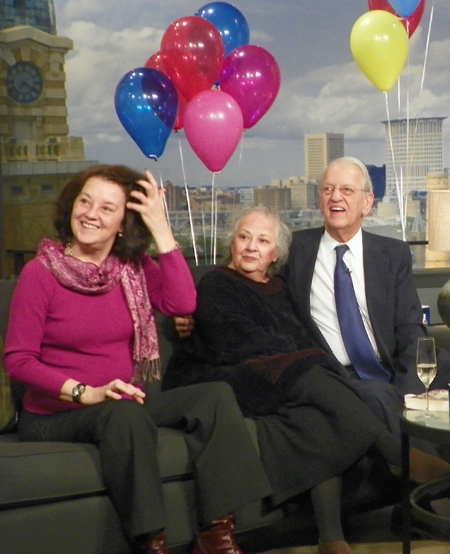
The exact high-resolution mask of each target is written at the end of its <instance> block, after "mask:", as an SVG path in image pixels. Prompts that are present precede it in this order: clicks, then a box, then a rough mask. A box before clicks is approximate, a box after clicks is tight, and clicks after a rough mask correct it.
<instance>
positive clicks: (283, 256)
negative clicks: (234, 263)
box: [223, 205, 292, 277]
mask: <svg viewBox="0 0 450 554" xmlns="http://www.w3.org/2000/svg"><path fill="white" fill-rule="evenodd" d="M254 213H258V214H263V215H265V216H266V217H268V218H270V219H272V220H273V221H274V222H275V224H276V227H277V233H276V237H275V240H276V248H277V260H276V261H275V262H272V264H271V265H270V266H269V268H268V270H267V276H268V277H273V276H274V275H276V274H277V273H278V272H279V271H280V268H281V267H282V266H283V265H284V264H285V263H286V261H287V259H288V256H289V247H290V245H291V242H292V232H291V230H290V229H289V227H288V226H287V225H286V223H285V222H284V221H283V219H282V218H281V216H280V214H279V213H278V212H277V211H276V210H273V209H272V208H269V207H267V206H262V205H255V206H246V207H245V208H242V209H240V210H238V211H236V212H233V213H231V214H230V216H229V218H228V221H227V229H226V231H225V236H224V239H223V246H224V258H225V263H227V264H229V263H230V262H231V259H232V256H231V249H232V246H233V241H234V239H235V237H236V235H237V234H238V231H239V227H240V226H241V223H242V220H243V219H245V218H246V217H247V216H249V215H252V214H254Z"/></svg>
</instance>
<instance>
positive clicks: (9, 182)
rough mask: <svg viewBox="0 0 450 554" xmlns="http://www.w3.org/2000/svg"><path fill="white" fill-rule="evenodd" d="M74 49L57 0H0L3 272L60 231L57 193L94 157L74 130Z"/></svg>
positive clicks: (11, 269) (11, 270) (12, 270)
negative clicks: (70, 83)
mask: <svg viewBox="0 0 450 554" xmlns="http://www.w3.org/2000/svg"><path fill="white" fill-rule="evenodd" d="M72 47H73V44H72V41H71V40H70V39H69V38H66V37H59V36H57V34H56V27H55V18H54V10H53V1H52V0H0V169H1V171H0V250H2V253H3V259H2V260H0V262H1V266H2V276H9V275H10V274H11V273H15V274H16V273H17V270H18V266H20V265H21V263H22V262H23V261H24V260H25V257H30V256H31V255H32V254H33V253H34V252H35V250H36V248H37V246H38V245H39V243H40V241H41V240H42V238H44V237H52V236H53V235H54V231H53V226H52V213H53V202H54V200H55V198H56V196H57V195H58V193H59V191H60V190H61V188H62V187H63V186H64V185H65V184H66V182H67V181H68V180H69V178H70V177H71V176H72V175H73V174H74V173H78V172H79V171H82V170H83V169H85V168H86V167H88V166H90V165H92V164H93V163H94V162H92V161H91V162H89V161H86V160H85V155H84V142H83V139H82V138H81V137H71V136H70V135H69V126H68V111H67V105H66V102H67V93H66V74H65V56H66V54H67V53H68V52H70V50H71V49H72ZM2 226H3V229H2V228H1V227H2ZM2 242H3V247H2ZM5 252H6V256H5ZM5 266H8V271H7V275H5V271H4V268H5ZM19 269H20V267H19Z"/></svg>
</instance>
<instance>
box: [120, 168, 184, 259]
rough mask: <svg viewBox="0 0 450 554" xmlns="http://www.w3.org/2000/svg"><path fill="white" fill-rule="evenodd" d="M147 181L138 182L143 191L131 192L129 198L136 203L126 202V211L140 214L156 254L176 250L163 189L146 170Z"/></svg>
mask: <svg viewBox="0 0 450 554" xmlns="http://www.w3.org/2000/svg"><path fill="white" fill-rule="evenodd" d="M145 175H146V176H147V179H148V180H147V181H144V180H141V181H138V184H139V185H140V186H141V187H142V188H143V189H144V190H145V194H144V192H141V191H139V190H133V191H131V193H130V196H132V197H133V198H135V199H136V200H138V202H127V209H129V210H134V211H135V212H138V213H140V214H141V217H142V221H143V222H144V224H145V225H146V227H147V229H148V230H149V231H150V233H151V234H152V236H153V238H154V240H155V243H156V247H157V249H158V252H159V253H160V254H162V253H164V252H170V251H171V250H174V249H175V248H176V244H177V243H176V241H175V238H174V236H173V234H172V231H171V229H170V226H169V222H168V221H167V215H166V209H165V202H164V189H162V188H159V187H158V183H157V182H156V179H155V178H154V177H153V175H152V174H151V173H150V171H148V170H146V171H145Z"/></svg>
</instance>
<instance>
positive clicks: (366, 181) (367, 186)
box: [320, 156, 373, 193]
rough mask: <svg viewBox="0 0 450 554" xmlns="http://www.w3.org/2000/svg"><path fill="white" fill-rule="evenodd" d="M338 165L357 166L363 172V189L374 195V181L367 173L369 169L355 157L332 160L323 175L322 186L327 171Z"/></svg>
mask: <svg viewBox="0 0 450 554" xmlns="http://www.w3.org/2000/svg"><path fill="white" fill-rule="evenodd" d="M337 164H350V165H355V166H356V167H358V168H359V169H360V170H361V173H362V176H363V188H364V190H365V191H366V192H369V193H373V185H372V179H371V178H370V175H369V172H368V171H367V167H366V166H365V165H364V164H363V163H362V161H361V160H358V158H354V157H353V156H344V157H342V158H337V159H336V160H332V161H331V162H330V163H329V164H328V165H327V167H326V168H325V170H324V172H323V173H322V176H321V178H320V186H322V185H323V178H324V176H325V173H326V172H327V170H328V169H329V168H330V167H332V166H333V165H337Z"/></svg>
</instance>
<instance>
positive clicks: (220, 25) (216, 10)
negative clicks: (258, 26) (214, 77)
mask: <svg viewBox="0 0 450 554" xmlns="http://www.w3.org/2000/svg"><path fill="white" fill-rule="evenodd" d="M195 15H196V16H198V17H202V18H203V19H206V20H208V21H209V22H210V23H212V24H213V25H214V26H215V27H216V29H217V30H218V31H219V33H220V36H221V37H222V40H223V44H224V46H225V56H228V54H230V53H231V52H232V51H233V50H235V49H236V48H239V47H240V46H247V44H248V43H249V41H250V30H249V28H248V24H247V21H246V19H245V17H244V16H243V15H242V13H241V12H240V11H239V10H238V9H237V8H235V7H234V6H232V5H231V4H227V3H226V2H211V3H210V4H205V5H204V6H203V7H202V8H200V9H199V10H198V11H197V12H196V14H195Z"/></svg>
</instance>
